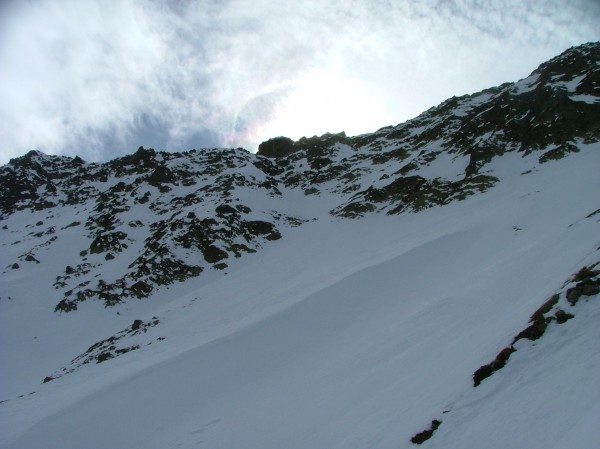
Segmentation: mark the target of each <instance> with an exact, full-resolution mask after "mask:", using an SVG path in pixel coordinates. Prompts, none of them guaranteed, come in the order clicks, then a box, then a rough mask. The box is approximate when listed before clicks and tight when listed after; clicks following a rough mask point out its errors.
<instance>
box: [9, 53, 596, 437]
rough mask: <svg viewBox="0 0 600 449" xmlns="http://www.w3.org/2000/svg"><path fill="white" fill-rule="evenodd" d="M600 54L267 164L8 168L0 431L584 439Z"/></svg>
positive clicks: (237, 160)
mask: <svg viewBox="0 0 600 449" xmlns="http://www.w3.org/2000/svg"><path fill="white" fill-rule="evenodd" d="M599 48H600V47H598V44H586V45H584V46H581V48H577V49H571V50H569V51H567V52H565V53H564V54H562V55H560V56H558V57H556V58H554V59H553V60H551V61H549V62H548V63H545V64H543V65H542V66H540V68H539V69H538V70H536V71H535V72H534V73H533V74H532V75H531V76H530V77H528V78H526V79H524V80H521V81H519V82H517V83H514V84H506V85H503V86H500V87H497V88H492V89H488V90H486V91H483V92H481V93H478V94H474V95H471V96H464V97H460V98H452V99H449V100H447V101H446V102H444V103H442V104H441V105H439V106H438V107H436V108H432V109H430V110H429V111H426V112H425V113H423V114H421V115H420V116H419V117H417V118H415V119H414V120H411V121H409V122H406V123H405V124H400V125H398V126H396V127H386V128H382V129H380V130H379V131H377V132H375V133H373V134H367V135H363V136H357V137H354V138H348V137H346V136H345V135H343V134H339V135H331V134H326V135H324V136H321V137H319V138H317V137H314V138H309V139H301V140H300V141H298V142H296V143H293V142H291V141H290V142H291V143H290V142H287V145H288V150H290V152H289V154H286V155H284V156H280V157H274V158H272V159H268V158H266V157H263V156H262V155H260V154H259V155H252V154H250V153H247V152H245V151H243V150H239V149H238V150H227V149H221V150H200V151H196V150H192V151H189V152H186V153H176V154H166V153H160V152H155V151H154V150H144V149H143V148H140V150H138V151H137V152H136V153H135V154H133V155H130V156H126V157H124V158H121V159H118V160H115V161H111V162H109V163H107V164H86V163H85V162H83V161H81V160H80V159H79V160H78V159H77V158H76V159H71V158H64V157H57V156H46V155H43V154H42V153H38V152H30V153H28V154H27V155H26V156H24V157H23V158H19V159H17V160H13V161H11V163H10V164H7V165H6V166H4V167H1V168H0V188H2V189H3V190H2V192H3V193H4V194H3V196H2V197H0V200H1V201H0V213H1V214H2V215H0V227H1V231H0V447H2V448H6V449H9V448H10V449H42V448H43V449H47V448H61V449H81V448H86V449H94V448H97V449H106V448H144V449H166V448H180V449H202V448H205V449H215V448H223V449H237V448H240V449H241V448H244V449H280V448H286V449H320V448H327V449H364V448H377V449H387V448H389V449H392V448H393V449H397V448H412V447H416V446H415V445H414V444H413V443H412V442H411V438H412V437H413V436H415V435H417V434H419V433H420V432H422V431H425V430H427V429H430V428H432V429H434V428H435V433H434V434H433V436H432V437H431V439H429V440H428V441H426V442H425V443H424V444H423V447H431V448H440V449H441V448H444V449H465V448H479V447H482V448H490V449H495V448H498V449H500V448H506V447H510V448H513V447H514V448H517V447H528V448H529V447H530V448H536V449H537V448H539V449H563V448H566V447H568V448H574V449H578V448H581V449H588V448H591V447H595V446H596V445H597V442H598V441H599V440H600V430H599V429H598V426H597V424H596V423H597V422H599V421H600V407H599V406H598V404H600V383H599V382H598V379H600V328H599V327H598V325H597V323H598V320H599V319H600V294H599V293H600V280H599V279H598V276H599V275H600V196H599V195H598V193H599V192H600V176H598V168H600V143H599V142H598V136H600V131H599V130H600V123H599V122H598V120H597V117H598V116H597V114H596V112H597V109H596V107H597V104H598V103H597V101H595V100H594V101H592V100H590V98H592V97H593V98H596V97H597V96H596V92H597V87H596V86H597V64H595V63H593V61H592V60H591V59H592V56H593V57H594V58H596V59H597V58H598V57H600V56H599V55H600V51H599ZM594 70H596V72H594ZM586 74H587V75H586ZM590 74H591V75H590ZM592 75H594V76H595V77H596V78H593V77H592ZM579 100H583V101H579ZM288 140H289V139H288ZM281 142H282V141H281V140H280V141H279V143H280V144H281ZM284 142H285V140H284ZM275 143H277V141H275ZM271 150H272V151H274V152H276V150H277V148H276V147H273V148H272V149H271ZM584 267H587V268H586V269H584V270H583V271H582V268H584ZM590 267H591V268H590ZM586 270H587V271H586ZM576 273H577V274H576ZM581 273H587V275H586V276H587V278H585V279H586V280H585V282H583V280H582V274H581ZM138 282H139V284H138ZM136 285H138V287H139V285H142V287H143V288H142V287H140V288H141V290H140V289H139V288H137V287H135V286H136ZM549 298H553V299H552V301H551V306H550V309H551V310H550V309H548V310H545V309H544V310H545V311H544V312H543V313H542V312H540V308H541V307H542V305H544V304H547V301H548V300H549ZM61 304H62V306H61ZM558 311H562V313H563V317H564V319H561V320H559V315H554V316H552V317H551V314H552V313H558ZM544 313H545V314H546V315H544ZM533 315H536V316H537V318H536V320H537V321H534V322H533V323H534V324H532V320H533ZM536 323H537V324H536ZM540 323H542V324H543V331H542V333H543V335H541V338H537V337H538V335H536V336H535V338H530V336H531V335H530V336H529V337H528V336H527V332H525V333H524V331H525V330H527V329H529V328H530V327H531V326H535V325H539V324H540ZM523 335H525V336H524V337H523ZM517 336H521V337H519V338H516V337H517ZM507 349H510V354H509V356H510V357H509V359H508V360H507V361H506V360H505V362H506V363H505V364H504V365H503V366H501V367H499V368H498V367H497V366H496V367H495V368H494V372H493V374H492V375H491V376H489V377H485V378H483V379H479V380H478V381H477V382H474V381H475V379H474V373H475V372H477V371H478V370H479V369H480V367H485V366H489V364H490V362H492V361H494V360H495V358H496V356H497V355H498V354H499V353H501V352H502V351H504V350H507ZM474 384H477V386H476V387H475V386H474ZM434 424H435V425H434Z"/></svg>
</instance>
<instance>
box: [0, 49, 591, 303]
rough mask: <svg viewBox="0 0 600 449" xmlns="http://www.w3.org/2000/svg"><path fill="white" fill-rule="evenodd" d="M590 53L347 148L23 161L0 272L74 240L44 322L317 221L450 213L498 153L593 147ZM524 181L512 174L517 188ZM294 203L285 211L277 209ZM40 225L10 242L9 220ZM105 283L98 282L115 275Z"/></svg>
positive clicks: (0, 175) (223, 260) (343, 141)
mask: <svg viewBox="0 0 600 449" xmlns="http://www.w3.org/2000/svg"><path fill="white" fill-rule="evenodd" d="M599 64H600V45H599V44H598V43H591V44H586V45H582V46H580V47H576V48H572V49H569V50H567V51H566V52H564V53H563V54H561V55H559V56H557V57H556V58H554V59H552V60H550V61H548V62H547V63H544V64H542V65H541V66H540V67H539V68H538V69H537V70H535V71H534V72H533V73H532V74H531V75H530V76H529V77H527V78H525V79H523V80H521V81H519V82H516V83H507V84H504V85H502V86H499V87H495V88H490V89H487V90H484V91H482V92H479V93H476V94H473V95H466V96H463V97H458V98H456V97H454V98H451V99H449V100H447V101H445V102H444V103H442V104H440V105H439V106H437V107H434V108H432V109H430V110H428V111H426V112H424V113H423V114H421V115H420V116H418V117H417V118H415V119H413V120H410V121H408V122H406V123H403V124H400V125H397V126H390V127H386V128H382V129H380V130H379V131H377V132H375V133H372V134H367V135H361V136H357V137H347V136H345V135H344V134H343V133H342V134H326V135H323V136H321V137H316V136H315V137H312V138H302V139H300V140H299V141H297V142H293V141H291V140H290V139H287V138H284V137H279V138H274V139H271V140H269V141H267V142H264V143H263V144H261V146H260V148H259V152H258V154H257V155H254V154H250V153H248V152H247V151H245V150H243V149H211V150H192V151H187V152H182V153H165V152H157V151H154V150H152V149H144V148H139V149H138V150H137V151H136V152H135V153H134V154H132V155H130V156H126V157H123V158H120V159H115V160H113V161H110V162H108V163H103V164H96V163H86V162H84V161H83V160H81V159H80V158H78V157H76V158H69V157H61V156H48V155H45V154H42V153H40V152H37V151H32V152H30V153H28V154H27V155H25V156H23V157H20V158H17V159H14V160H11V161H10V163H9V164H7V165H5V166H3V167H1V168H0V212H1V214H2V215H1V218H2V221H4V222H5V224H3V234H5V236H4V239H3V244H4V245H8V244H10V245H16V246H18V247H19V248H20V251H21V253H20V254H19V255H18V257H17V258H16V259H15V260H11V261H9V263H8V264H7V265H5V267H4V270H5V273H6V270H16V269H20V268H21V267H22V266H23V265H26V264H32V263H39V262H41V261H42V260H43V259H44V258H45V254H47V253H48V249H49V247H51V246H57V245H60V244H61V243H60V242H61V241H62V240H64V239H66V238H68V237H67V236H70V235H73V234H77V239H76V240H77V244H76V246H73V247H72V248H70V251H71V260H72V262H71V263H70V264H68V265H66V266H64V267H53V269H54V271H55V282H54V284H53V288H54V289H55V290H56V291H57V292H59V293H60V299H59V300H58V301H57V303H56V305H55V308H56V311H62V312H69V311H74V310H76V309H77V305H78V304H79V303H81V302H82V301H85V300H87V299H90V298H93V299H97V300H101V301H103V302H104V303H105V304H106V305H107V306H110V305H114V304H116V303H119V302H121V301H124V300H126V299H127V298H131V297H133V298H144V297H146V296H148V295H149V294H150V293H151V292H152V291H155V290H156V289H157V288H158V287H159V286H161V285H169V284H172V283H173V282H180V281H184V280H186V279H188V278H190V277H195V276H199V275H200V274H201V273H202V272H203V271H205V270H207V269H213V270H223V269H225V268H227V266H228V263H229V262H230V261H231V260H232V259H235V258H240V257H242V256H243V255H244V254H247V253H252V252H255V251H257V250H258V249H259V248H261V247H262V246H264V245H267V244H269V242H271V241H274V240H277V239H279V238H281V236H282V232H285V229H286V228H288V227H290V226H297V225H300V224H302V223H304V222H306V221H310V220H313V219H318V218H321V217H324V216H327V214H330V215H333V216H338V217H345V218H356V217H360V216H363V215H365V214H368V213H372V212H383V213H386V214H399V213H401V212H405V211H413V212H416V211H420V210H423V209H425V208H429V207H432V206H440V205H445V204H448V203H451V202H453V201H460V200H463V199H465V198H467V197H468V196H470V195H473V194H476V193H479V192H484V191H486V190H488V189H490V188H492V187H493V186H494V185H495V184H496V183H497V182H499V178H498V176H497V175H496V174H495V173H494V170H493V168H491V166H490V162H491V161H492V160H494V159H495V158H499V157H501V156H503V155H505V154H507V153H517V154H520V155H522V156H526V155H529V154H531V153H533V154H535V155H536V158H537V160H538V162H539V165H537V166H535V167H532V168H531V170H542V169H543V164H544V163H546V162H548V161H550V160H556V159H560V158H563V157H565V156H568V155H569V154H570V153H574V152H577V151H578V148H579V146H580V145H585V144H589V143H593V142H597V141H598V140H599V139H600V100H599V98H600V65H599ZM525 174H526V173H524V175H525ZM298 193H300V194H302V195H304V196H306V197H307V199H306V200H305V201H303V202H302V204H303V205H305V204H308V203H310V205H309V206H308V207H301V208H298V207H296V208H295V207H294V206H293V205H291V204H290V203H292V200H291V198H295V197H297V194H298ZM31 211H43V212H44V218H43V219H42V220H36V221H35V222H33V221H32V222H31V223H28V224H27V225H26V226H25V228H24V229H14V228H13V227H12V226H11V224H10V222H11V219H14V217H20V216H23V215H27V214H28V213H30V212H31ZM108 267H118V268H116V271H118V272H119V275H118V276H113V277H112V278H107V277H106V276H105V274H104V273H106V272H107V271H111V272H112V271H115V269H112V268H111V269H109V268H108Z"/></svg>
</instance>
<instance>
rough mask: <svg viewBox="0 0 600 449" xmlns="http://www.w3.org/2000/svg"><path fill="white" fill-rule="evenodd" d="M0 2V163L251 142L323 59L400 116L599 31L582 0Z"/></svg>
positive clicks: (595, 15)
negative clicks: (43, 155)
mask: <svg viewBox="0 0 600 449" xmlns="http://www.w3.org/2000/svg"><path fill="white" fill-rule="evenodd" d="M1 8H2V9H0V76H1V77H2V80H3V81H2V83H1V84H0V98H2V99H3V101H2V103H1V104H0V162H6V161H7V160H8V158H10V157H14V156H17V155H20V154H23V153H24V152H26V151H27V150H29V149H31V148H32V147H36V148H39V149H41V150H42V151H45V152H49V153H63V154H70V155H74V154H80V155H81V156H82V157H84V159H89V160H106V159H108V158H111V157H114V156H116V155H119V154H123V153H126V152H130V151H131V150H132V149H135V148H137V147H138V146H140V145H144V146H152V147H154V148H156V149H167V150H180V149H187V148H192V147H196V148H199V147H215V146H244V147H247V148H249V149H252V148H254V147H256V145H257V144H258V143H259V140H260V138H268V137H271V136H257V135H256V132H255V131H256V128H257V126H258V125H260V124H261V123H264V122H268V121H269V120H271V119H272V118H273V117H274V114H275V112H276V110H277V108H278V107H280V106H281V105H282V104H283V102H284V100H285V98H286V96H288V95H290V94H291V93H292V92H294V89H295V87H296V84H297V82H298V80H299V79H300V78H301V77H302V76H303V75H304V74H306V73H307V72H309V71H311V70H315V69H321V68H326V67H328V65H330V64H331V61H332V60H337V61H339V65H340V67H341V68H342V70H343V72H344V74H345V75H346V76H348V77H349V78H352V79H354V80H356V81H357V82H358V83H360V84H361V85H364V86H366V87H367V88H368V91H369V92H370V93H371V94H372V95H373V96H374V97H376V99H377V101H378V102H379V103H380V104H381V105H382V108H384V109H386V110H388V111H389V112H390V115H391V116H394V117H396V118H397V119H396V122H400V121H403V120H406V119H408V118H410V117H412V116H414V115H416V114H417V113H419V112H421V111H422V110H424V109H427V108H428V107H430V106H432V105H434V104H436V103H438V102H439V101H442V100H443V99H445V98H446V97H449V96H451V95H458V94H463V93H469V92H473V91H475V90H478V89H481V88H484V87H488V86H490V85H493V84H498V83H500V82H503V81H508V80H514V79H516V78H518V77H521V76H525V75H526V74H527V73H528V72H529V71H530V70H532V69H533V68H535V66H536V65H537V64H539V63H540V62H542V61H543V60H545V59H547V58H549V57H551V56H553V55H554V54H556V53H558V52H560V51H562V50H564V49H565V48H566V47H568V46H570V45H576V44H579V43H582V42H584V41H586V40H594V39H597V38H598V32H597V23H598V21H599V19H600V9H599V7H598V4H597V2H594V1H588V0H574V1H559V0H550V1H548V0H546V1H541V0H537V1H531V2H521V1H517V0H502V1H498V2H482V1H477V0H424V1H421V2H411V1H407V0H405V1H391V0H390V1H385V0H371V1H361V0H332V1H330V2H323V1H315V0H305V1H302V2H298V1H281V2H273V1H267V0H252V1H251V0H229V1H221V0H202V1H195V0H177V1H172V2H160V1H158V0H157V1H150V0H131V1H128V2H113V3H111V5H110V8H107V7H106V3H104V2H101V1H100V0H85V1H84V0H79V1H74V0H58V1H57V0H53V1H51V0H36V1H31V2H17V1H12V2H11V1H7V0H5V2H2V6H1ZM349 95H352V93H351V92H350V93H349ZM315 108H319V105H318V104H317V105H315ZM389 124H390V123H381V124H379V126H385V125H389ZM332 131H337V130H332Z"/></svg>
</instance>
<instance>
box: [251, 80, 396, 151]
mask: <svg viewBox="0 0 600 449" xmlns="http://www.w3.org/2000/svg"><path fill="white" fill-rule="evenodd" d="M392 121H393V118H392V116H391V114H390V113H389V111H387V110H386V108H385V106H384V102H383V101H381V100H380V99H379V98H377V96H375V95H373V94H372V93H370V92H369V91H368V90H367V88H366V86H365V85H363V84H362V83H360V81H358V80H356V79H351V78H347V77H344V76H343V74H342V73H341V71H340V70H329V71H326V70H315V71H312V72H310V73H308V74H306V75H305V76H303V77H302V78H300V79H299V80H298V81H297V82H296V83H294V87H293V88H292V89H291V91H290V94H289V95H287V96H286V97H285V98H284V99H283V100H282V101H281V102H280V104H279V105H278V106H277V107H276V110H275V113H274V115H273V119H272V120H270V121H268V122H263V123H260V124H258V126H256V127H255V129H254V130H253V131H254V132H253V133H252V134H254V135H253V136H250V138H252V139H253V140H255V141H258V142H261V141H263V140H266V139H269V138H271V137H275V136H287V137H290V138H292V139H295V140H297V139H299V138H300V137H303V136H307V137H310V136H313V135H321V134H324V133H326V132H331V133H337V132H341V131H345V132H346V134H347V135H357V134H361V133H366V132H370V131H373V130H375V129H378V128H380V127H382V126H385V125H389V124H392Z"/></svg>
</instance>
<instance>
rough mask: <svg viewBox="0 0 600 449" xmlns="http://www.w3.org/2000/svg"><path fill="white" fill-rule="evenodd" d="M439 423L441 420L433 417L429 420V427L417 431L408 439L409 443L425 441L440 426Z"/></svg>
mask: <svg viewBox="0 0 600 449" xmlns="http://www.w3.org/2000/svg"><path fill="white" fill-rule="evenodd" d="M441 424H442V422H441V421H439V420H437V419H434V420H433V421H431V427H430V428H429V429H427V430H424V431H422V432H419V433H417V434H416V435H415V436H414V437H412V438H411V439H410V441H411V443H414V444H423V443H424V442H425V441H427V440H428V439H430V438H431V437H432V436H433V433H434V432H435V431H436V430H437V429H438V428H439V427H440V425H441Z"/></svg>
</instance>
